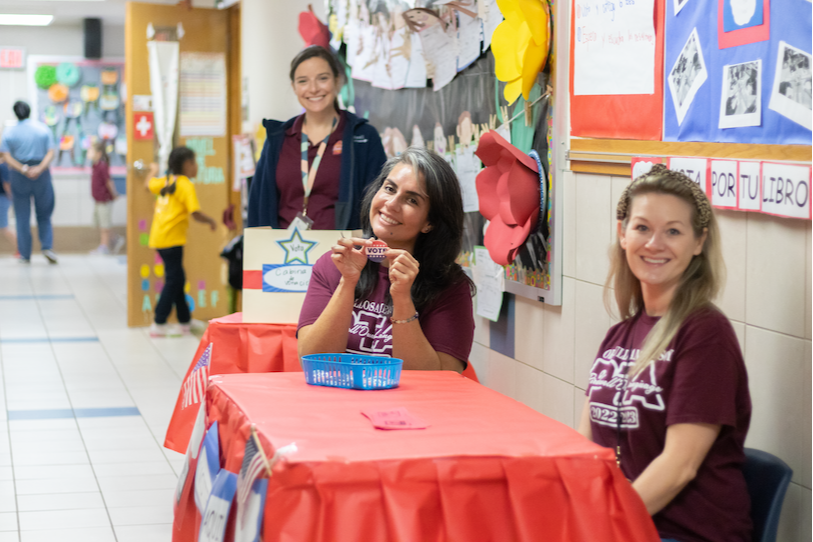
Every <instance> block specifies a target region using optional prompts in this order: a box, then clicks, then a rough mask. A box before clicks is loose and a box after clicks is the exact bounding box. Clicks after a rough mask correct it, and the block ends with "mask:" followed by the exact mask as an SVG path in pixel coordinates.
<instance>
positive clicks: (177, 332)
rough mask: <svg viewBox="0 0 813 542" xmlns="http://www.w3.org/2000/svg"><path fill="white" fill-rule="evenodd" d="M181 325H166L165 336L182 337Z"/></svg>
mask: <svg viewBox="0 0 813 542" xmlns="http://www.w3.org/2000/svg"><path fill="white" fill-rule="evenodd" d="M181 327H182V326H178V325H174V326H173V325H170V326H167V335H166V336H167V337H182V336H183V334H184V333H183V330H182V329H181Z"/></svg>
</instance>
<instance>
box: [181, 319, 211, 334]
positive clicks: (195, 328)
mask: <svg viewBox="0 0 813 542" xmlns="http://www.w3.org/2000/svg"><path fill="white" fill-rule="evenodd" d="M208 326H209V324H208V322H201V321H200V320H195V319H194V318H192V319H191V320H189V321H188V322H187V323H185V324H181V325H180V328H181V333H183V334H184V335H202V334H203V332H204V331H206V328H207V327H208Z"/></svg>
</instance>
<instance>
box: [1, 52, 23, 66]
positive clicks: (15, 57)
mask: <svg viewBox="0 0 813 542" xmlns="http://www.w3.org/2000/svg"><path fill="white" fill-rule="evenodd" d="M24 67H25V49H23V48H22V47H2V48H0V68H5V69H22V68H24Z"/></svg>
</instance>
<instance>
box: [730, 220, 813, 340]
mask: <svg viewBox="0 0 813 542" xmlns="http://www.w3.org/2000/svg"><path fill="white" fill-rule="evenodd" d="M809 229H810V222H809V221H805V220H794V219H790V218H777V217H772V216H768V215H759V214H753V213H752V214H749V215H748V220H747V228H746V233H747V236H748V242H747V248H746V252H747V254H746V261H745V262H744V263H745V267H746V281H747V285H748V287H747V288H746V291H745V319H746V322H747V323H749V324H752V325H755V326H759V327H762V328H765V329H771V330H773V331H778V332H780V333H787V334H788V335H793V336H794V337H804V336H805V329H804V327H805V299H804V295H805V292H806V288H805V282H804V281H805V269H806V265H805V257H806V256H807V247H806V246H805V243H806V242H807V241H808V236H807V232H808V230H809ZM738 263H740V262H736V263H729V265H736V264H738Z"/></svg>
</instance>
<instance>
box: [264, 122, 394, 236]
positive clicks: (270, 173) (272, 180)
mask: <svg viewBox="0 0 813 542" xmlns="http://www.w3.org/2000/svg"><path fill="white" fill-rule="evenodd" d="M345 115H346V117H345V128H344V134H343V135H342V149H344V152H342V166H341V167H342V169H341V172H340V173H339V199H338V200H337V201H336V229H337V230H355V229H359V228H361V200H362V198H363V197H364V190H365V188H367V185H369V184H370V183H372V182H373V180H375V178H376V177H377V176H378V174H379V173H381V166H383V165H384V162H386V160H387V155H386V154H385V153H384V146H383V145H382V144H381V137H380V136H379V135H378V132H377V131H376V129H375V128H373V127H372V126H371V125H370V124H368V123H367V119H363V118H360V117H357V116H356V115H354V114H352V113H351V112H349V111H345ZM296 118H297V117H294V118H292V119H289V120H288V121H286V122H280V121H278V120H268V119H265V120H263V126H264V127H265V131H266V139H265V145H263V152H262V154H261V155H260V160H259V161H258V162H257V168H256V172H255V173H254V180H253V181H252V182H251V191H250V192H249V196H248V226H249V227H254V226H271V227H272V228H278V227H279V224H278V221H279V192H278V190H277V162H278V161H279V155H280V152H281V151H282V142H283V141H284V139H285V131H286V130H287V129H288V128H290V127H291V126H293V124H294V121H295V120H296Z"/></svg>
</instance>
